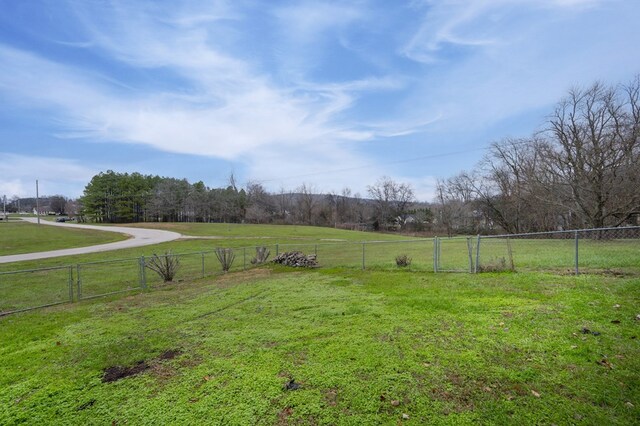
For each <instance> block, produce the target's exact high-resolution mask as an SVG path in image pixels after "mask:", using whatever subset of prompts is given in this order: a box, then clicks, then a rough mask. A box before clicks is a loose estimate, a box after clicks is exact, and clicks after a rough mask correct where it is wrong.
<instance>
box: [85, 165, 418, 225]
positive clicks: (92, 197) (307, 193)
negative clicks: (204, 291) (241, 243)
mask: <svg viewBox="0 0 640 426" xmlns="http://www.w3.org/2000/svg"><path fill="white" fill-rule="evenodd" d="M369 193H370V194H372V195H373V199H363V198H362V197H361V196H360V195H359V194H357V193H356V194H354V193H352V191H351V189H349V188H344V189H343V190H342V192H341V193H340V194H336V193H329V194H318V193H317V191H316V190H315V188H314V187H313V185H309V184H302V185H300V186H299V187H297V188H295V189H293V190H285V189H281V190H280V191H279V192H278V193H270V192H268V191H267V190H266V189H265V188H264V186H263V185H262V184H260V183H256V182H250V183H248V184H247V185H246V186H245V187H244V188H238V186H237V184H236V182H235V179H234V177H233V175H232V176H230V178H229V182H228V184H227V185H226V186H225V187H223V188H209V187H207V186H206V185H205V184H204V183H203V182H196V183H193V184H191V183H189V182H188V181H187V180H186V179H175V178H167V177H159V176H152V175H142V174H140V173H131V174H129V173H117V172H114V171H112V170H109V171H107V172H101V173H99V174H97V175H95V176H94V177H93V178H92V179H91V181H90V182H89V183H88V184H87V185H86V187H85V190H84V194H83V196H82V197H80V199H79V203H80V205H81V208H80V214H79V216H80V219H81V220H86V221H92V222H105V223H127V222H159V221H160V222H225V223H239V222H247V223H282V224H305V225H318V226H336V227H337V226H340V227H352V228H362V227H367V226H370V227H372V228H376V229H388V228H389V227H391V226H402V225H403V224H404V221H403V218H406V217H407V216H408V214H409V212H410V207H411V203H412V202H413V201H414V196H413V190H412V188H411V187H410V186H409V185H408V184H402V183H396V182H395V181H393V180H391V179H390V178H387V177H385V178H381V179H380V180H379V181H378V182H376V183H375V184H373V185H371V186H370V187H369Z"/></svg>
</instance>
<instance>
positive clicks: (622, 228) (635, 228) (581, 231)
mask: <svg viewBox="0 0 640 426" xmlns="http://www.w3.org/2000/svg"><path fill="white" fill-rule="evenodd" d="M638 230H640V226H618V227H612V228H589V229H571V230H563V231H544V232H526V233H521V234H499V235H479V237H480V238H513V237H532V236H540V235H558V234H576V233H578V234H584V233H588V232H602V231H638Z"/></svg>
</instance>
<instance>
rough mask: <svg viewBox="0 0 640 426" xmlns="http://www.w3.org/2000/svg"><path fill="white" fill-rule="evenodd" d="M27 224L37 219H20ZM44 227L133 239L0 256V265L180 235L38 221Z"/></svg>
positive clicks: (165, 239)
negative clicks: (58, 227) (126, 236)
mask: <svg viewBox="0 0 640 426" xmlns="http://www.w3.org/2000/svg"><path fill="white" fill-rule="evenodd" d="M22 220H25V221H27V222H31V223H38V219H37V218H32V217H29V218H22ZM40 223H41V224H42V225H44V226H47V225H48V226H64V227H70V228H83V229H93V230H98V231H105V232H118V233H120V234H126V235H130V236H131V237H133V238H130V239H128V240H124V241H117V242H115V243H108V244H99V245H95V246H88V247H76V248H70V249H63V250H51V251H41V252H37V253H24V254H14V255H10V256H0V263H9V262H20V261H23V260H36V259H48V258H50V257H60V256H71V255H77V254H87V253H97V252H102V251H109V250H119V249H125V248H132V247H142V246H148V245H151V244H159V243H166V242H168V241H173V240H177V239H178V238H181V237H182V235H181V234H178V233H177V232H171V231H161V230H159V229H143V228H127V227H124V226H94V225H79V224H71V223H58V222H50V221H48V220H40Z"/></svg>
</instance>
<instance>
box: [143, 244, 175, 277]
mask: <svg viewBox="0 0 640 426" xmlns="http://www.w3.org/2000/svg"><path fill="white" fill-rule="evenodd" d="M145 266H146V267H147V268H149V269H151V270H152V271H155V272H156V273H157V274H158V275H160V277H161V278H162V279H163V280H164V282H171V281H173V278H174V277H175V276H176V273H177V272H178V269H179V268H180V259H178V256H176V255H175V254H172V253H171V250H169V251H167V252H165V253H164V255H162V256H158V255H157V254H155V253H154V254H153V256H152V257H151V258H150V259H149V260H148V261H146V262H145Z"/></svg>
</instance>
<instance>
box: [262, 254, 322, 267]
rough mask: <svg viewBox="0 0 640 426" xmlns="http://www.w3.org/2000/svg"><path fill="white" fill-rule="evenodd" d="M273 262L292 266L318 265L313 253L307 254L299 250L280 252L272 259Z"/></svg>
mask: <svg viewBox="0 0 640 426" xmlns="http://www.w3.org/2000/svg"><path fill="white" fill-rule="evenodd" d="M273 262H274V263H279V264H281V265H285V266H292V267H294V268H315V267H316V266H318V261H317V260H316V255H315V254H310V255H308V256H307V255H305V254H304V253H302V252H299V251H288V252H285V253H281V254H279V255H278V256H276V258H275V259H273Z"/></svg>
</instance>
